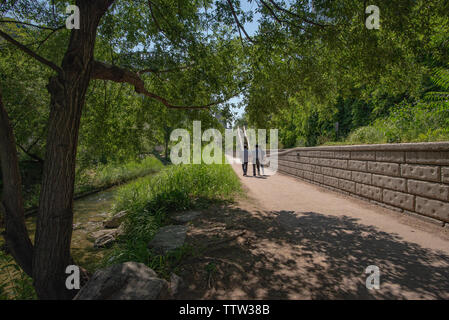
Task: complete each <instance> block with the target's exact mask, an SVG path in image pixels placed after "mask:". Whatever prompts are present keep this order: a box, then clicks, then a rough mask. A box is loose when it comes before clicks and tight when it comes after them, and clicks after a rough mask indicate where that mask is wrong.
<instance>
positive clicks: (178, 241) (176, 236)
mask: <svg viewBox="0 0 449 320" xmlns="http://www.w3.org/2000/svg"><path fill="white" fill-rule="evenodd" d="M186 233H187V227H186V226H181V225H177V226H174V225H170V226H166V227H162V228H160V229H159V231H158V233H156V235H155V236H154V238H153V240H151V241H150V243H149V244H148V247H149V248H150V249H153V250H154V251H155V252H156V253H158V254H167V253H168V252H169V251H171V250H175V249H177V248H179V247H181V246H182V245H183V244H184V241H185V239H186Z"/></svg>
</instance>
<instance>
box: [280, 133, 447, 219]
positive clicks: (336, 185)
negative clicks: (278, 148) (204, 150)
mask: <svg viewBox="0 0 449 320" xmlns="http://www.w3.org/2000/svg"><path fill="white" fill-rule="evenodd" d="M278 160H279V164H278V171H279V172H281V173H285V174H288V175H292V176H294V177H296V178H299V179H302V180H305V181H308V182H311V183H314V184H318V185H320V186H323V187H326V188H330V189H332V190H334V191H338V192H342V193H345V194H347V195H351V196H355V197H357V198H361V199H363V200H367V201H370V202H372V203H375V204H378V205H381V206H384V207H387V208H390V209H394V210H396V211H400V212H404V213H407V214H411V215H414V216H418V217H426V219H427V220H429V221H432V222H435V223H437V224H441V225H442V226H443V225H444V224H446V227H449V143H448V142H438V143H403V144H402V143H401V144H385V145H361V146H327V147H312V148H295V149H289V150H286V151H283V152H280V153H279V154H278Z"/></svg>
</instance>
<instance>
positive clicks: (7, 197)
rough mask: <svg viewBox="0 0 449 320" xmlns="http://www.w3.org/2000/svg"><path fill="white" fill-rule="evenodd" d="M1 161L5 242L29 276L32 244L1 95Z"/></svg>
mask: <svg viewBox="0 0 449 320" xmlns="http://www.w3.org/2000/svg"><path fill="white" fill-rule="evenodd" d="M0 158H1V169H2V175H3V195H2V201H1V202H0V211H3V214H4V218H5V235H4V237H5V242H6V246H7V248H8V250H9V252H11V254H12V256H13V257H14V259H15V260H16V262H17V263H18V264H19V266H20V267H21V268H22V269H23V270H24V271H25V272H26V273H27V274H28V275H30V276H31V274H32V257H33V245H32V244H31V240H30V238H29V237H28V231H27V228H26V225H25V215H24V208H23V198H22V181H21V177H20V171H19V161H18V157H17V149H16V141H15V138H14V134H13V130H12V126H11V122H10V121H9V118H8V114H7V112H6V109H5V108H4V106H3V101H2V95H1V92H0Z"/></svg>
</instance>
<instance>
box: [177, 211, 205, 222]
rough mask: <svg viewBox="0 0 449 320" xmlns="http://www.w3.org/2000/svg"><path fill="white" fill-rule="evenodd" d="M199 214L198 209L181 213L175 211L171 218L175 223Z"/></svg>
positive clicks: (185, 220)
mask: <svg viewBox="0 0 449 320" xmlns="http://www.w3.org/2000/svg"><path fill="white" fill-rule="evenodd" d="M200 214H201V212H199V211H187V212H183V213H177V214H175V215H173V216H172V217H171V218H172V219H173V220H174V221H175V222H177V223H186V222H190V221H192V220H193V219H195V218H196V217H198V216H199V215H200Z"/></svg>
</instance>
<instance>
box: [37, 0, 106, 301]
mask: <svg viewBox="0 0 449 320" xmlns="http://www.w3.org/2000/svg"><path fill="white" fill-rule="evenodd" d="M112 3H113V0H101V1H99V0H97V1H91V0H78V1H76V4H77V6H78V7H79V9H80V17H81V19H80V21H81V25H80V29H79V30H75V29H73V30H72V33H71V37H70V42H69V47H68V49H67V51H66V54H65V55H64V58H63V61H62V65H61V68H62V70H63V71H62V73H61V74H58V75H57V76H55V77H52V78H50V81H49V84H48V86H47V89H48V91H49V93H50V95H51V102H50V118H49V125H48V136H47V149H46V156H45V163H44V170H43V177H42V188H41V195H40V202H39V214H38V219H37V225H36V239H35V250H34V256H33V279H34V285H35V288H36V292H37V295H38V297H39V298H40V299H71V298H73V296H74V295H75V294H76V292H74V291H73V290H72V291H69V290H67V289H66V286H65V280H66V277H67V276H68V275H66V274H65V270H66V268H67V266H68V265H71V264H73V261H72V259H71V255H70V243H71V238H72V227H73V193H74V181H75V160H76V150H77V145H78V133H79V126H80V119H81V112H82V109H83V106H84V102H85V95H86V91H87V88H88V86H89V81H90V78H91V71H92V64H93V63H92V62H93V53H94V47H95V39H96V33H97V27H98V24H99V22H100V19H101V17H102V16H103V15H104V13H105V12H106V10H107V9H108V7H109V6H110V5H111V4H112Z"/></svg>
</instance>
